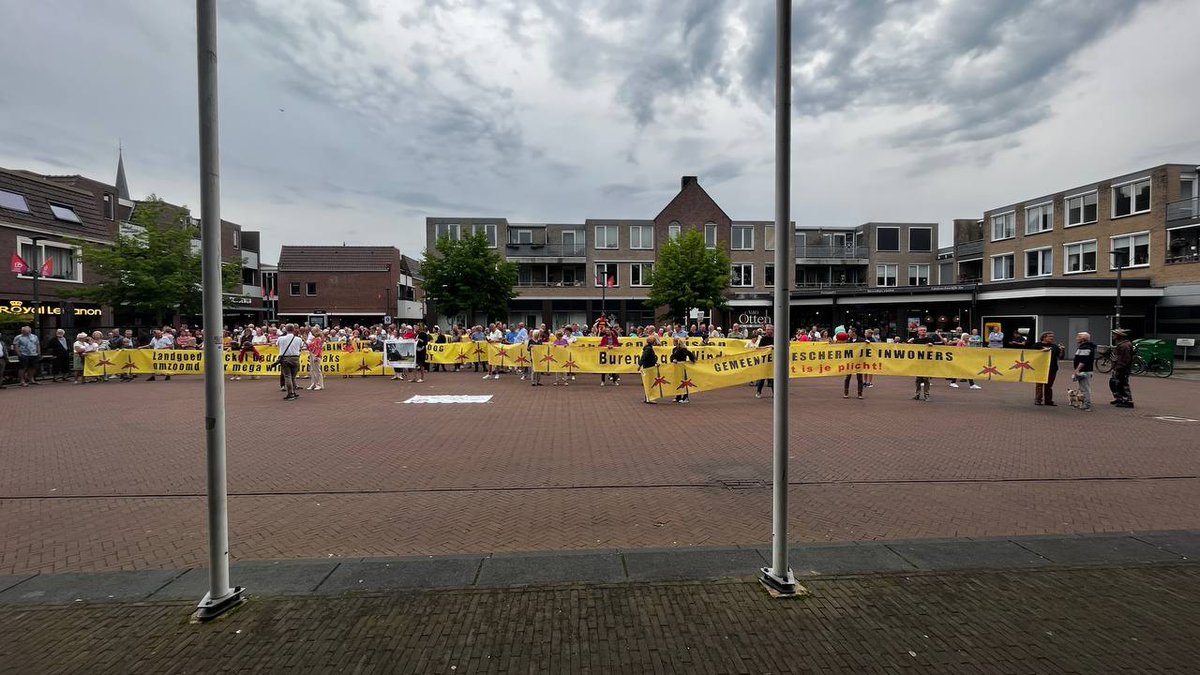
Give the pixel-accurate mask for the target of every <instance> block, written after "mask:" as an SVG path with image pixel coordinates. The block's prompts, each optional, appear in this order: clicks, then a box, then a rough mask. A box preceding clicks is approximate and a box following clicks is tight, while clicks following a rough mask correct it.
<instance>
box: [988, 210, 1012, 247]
mask: <svg viewBox="0 0 1200 675" xmlns="http://www.w3.org/2000/svg"><path fill="white" fill-rule="evenodd" d="M1016 221H1017V219H1016V214H1015V213H1013V212H1012V211H1009V212H1008V213H1001V214H1000V215H997V216H992V241H999V240H1001V239H1012V238H1013V237H1015V236H1017V222H1016Z"/></svg>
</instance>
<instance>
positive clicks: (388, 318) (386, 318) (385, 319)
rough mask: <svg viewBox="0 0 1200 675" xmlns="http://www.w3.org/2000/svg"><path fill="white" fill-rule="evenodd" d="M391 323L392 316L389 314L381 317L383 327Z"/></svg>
mask: <svg viewBox="0 0 1200 675" xmlns="http://www.w3.org/2000/svg"><path fill="white" fill-rule="evenodd" d="M391 322H392V315H391V314H384V315H383V325H385V326H386V325H388V324H389V323H391Z"/></svg>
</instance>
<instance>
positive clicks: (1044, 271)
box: [1025, 246, 1054, 279]
mask: <svg viewBox="0 0 1200 675" xmlns="http://www.w3.org/2000/svg"><path fill="white" fill-rule="evenodd" d="M1046 251H1049V252H1050V260H1048V261H1047V262H1046V264H1045V265H1042V264H1041V256H1039V257H1038V273H1037V274H1030V273H1029V254H1030V253H1039V254H1040V253H1044V252H1046ZM1049 276H1054V247H1053V246H1039V247H1038V248H1027V249H1025V278H1026V279H1037V278H1040V277H1049Z"/></svg>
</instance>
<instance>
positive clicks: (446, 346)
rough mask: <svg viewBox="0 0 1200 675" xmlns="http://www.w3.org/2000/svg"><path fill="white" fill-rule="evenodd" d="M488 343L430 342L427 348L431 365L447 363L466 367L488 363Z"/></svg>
mask: <svg viewBox="0 0 1200 675" xmlns="http://www.w3.org/2000/svg"><path fill="white" fill-rule="evenodd" d="M487 344H488V343H486V342H443V343H441V344H438V343H436V342H430V343H429V345H428V346H427V347H426V349H427V350H428V351H427V354H428V360H429V362H430V363H445V364H452V365H466V364H468V363H487V357H488V351H487Z"/></svg>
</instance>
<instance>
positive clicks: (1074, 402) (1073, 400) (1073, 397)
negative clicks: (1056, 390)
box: [1067, 389, 1083, 408]
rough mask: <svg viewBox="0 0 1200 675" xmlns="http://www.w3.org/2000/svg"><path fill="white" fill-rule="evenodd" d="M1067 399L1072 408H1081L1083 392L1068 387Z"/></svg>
mask: <svg viewBox="0 0 1200 675" xmlns="http://www.w3.org/2000/svg"><path fill="white" fill-rule="evenodd" d="M1067 401H1068V402H1070V404H1071V407H1072V408H1082V407H1083V394H1081V393H1079V390H1078V389H1068V390H1067Z"/></svg>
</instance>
